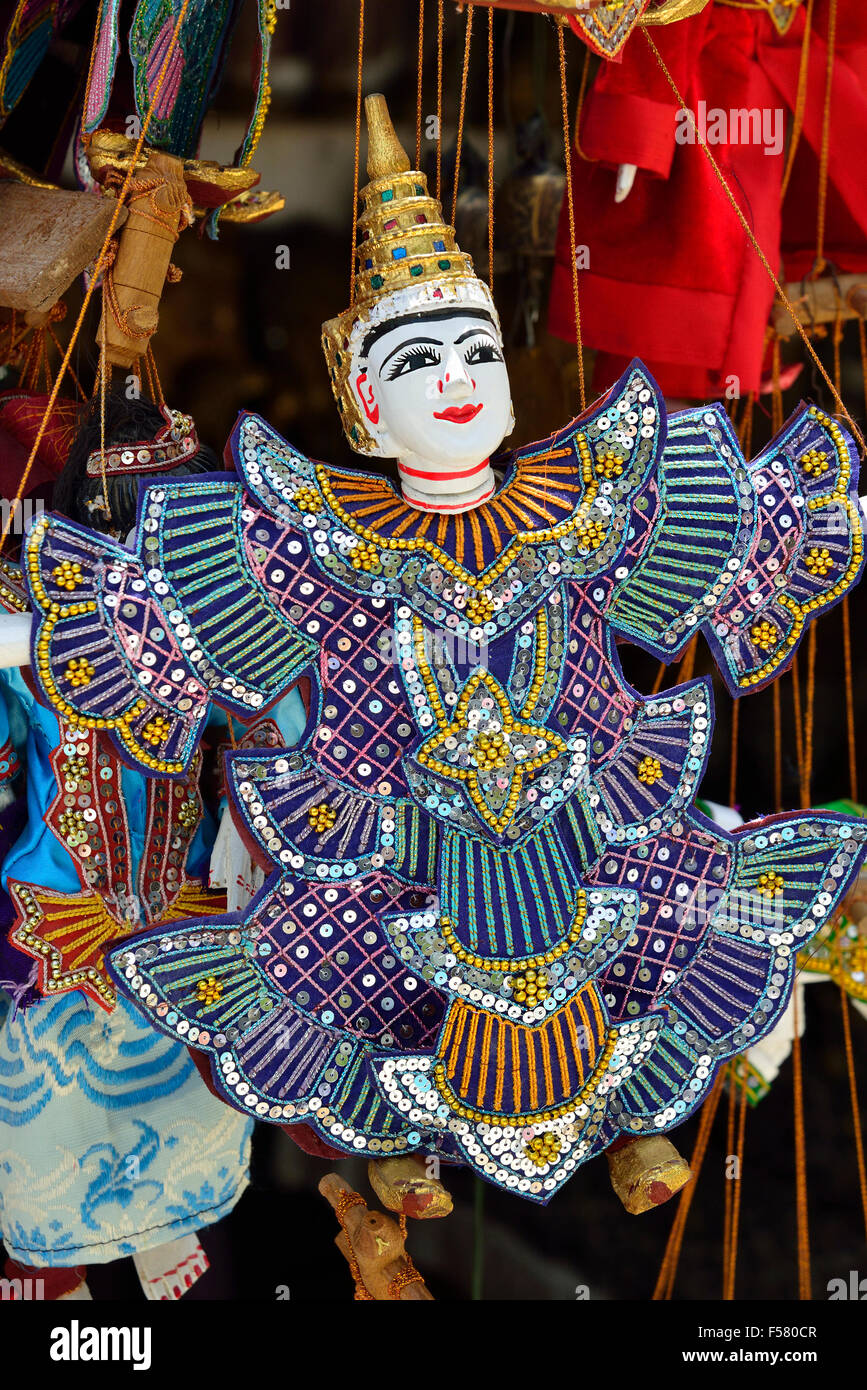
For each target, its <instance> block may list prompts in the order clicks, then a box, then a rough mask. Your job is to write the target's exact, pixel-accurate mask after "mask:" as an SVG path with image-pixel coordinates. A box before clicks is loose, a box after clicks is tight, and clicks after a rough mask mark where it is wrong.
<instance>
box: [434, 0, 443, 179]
mask: <svg viewBox="0 0 867 1390" xmlns="http://www.w3.org/2000/svg"><path fill="white" fill-rule="evenodd" d="M444 5H445V0H438V4H437V177H436V188H437V199H438V200H441V199H442V195H443V6H444Z"/></svg>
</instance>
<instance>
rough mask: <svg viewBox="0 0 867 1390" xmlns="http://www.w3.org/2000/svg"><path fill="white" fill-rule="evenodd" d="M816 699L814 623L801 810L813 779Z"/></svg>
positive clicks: (809, 645) (809, 653)
mask: <svg viewBox="0 0 867 1390" xmlns="http://www.w3.org/2000/svg"><path fill="white" fill-rule="evenodd" d="M815 700H816V624H815V623H813V624H812V626H811V627H810V633H809V636H808V638H807V698H806V705H805V711H804V760H803V763H802V773H801V810H802V811H806V810H808V809H809V806H810V784H811V782H812V780H813V716H814V713H815Z"/></svg>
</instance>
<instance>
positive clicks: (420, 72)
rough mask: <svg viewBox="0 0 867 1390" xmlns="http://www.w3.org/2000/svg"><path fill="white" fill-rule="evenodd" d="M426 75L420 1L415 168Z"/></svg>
mask: <svg viewBox="0 0 867 1390" xmlns="http://www.w3.org/2000/svg"><path fill="white" fill-rule="evenodd" d="M423 73H424V0H418V82H417V85H416V95H415V167H416V169H420V168H421V127H422V95H423V85H424V84H423V81H422V77H423Z"/></svg>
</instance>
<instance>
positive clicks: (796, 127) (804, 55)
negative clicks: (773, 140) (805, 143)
mask: <svg viewBox="0 0 867 1390" xmlns="http://www.w3.org/2000/svg"><path fill="white" fill-rule="evenodd" d="M814 4H815V0H807V13H806V15H805V17H804V36H803V38H802V39H801V63H800V67H799V68H798V92H797V96H796V97H795V115H794V119H793V121H792V137H791V140H790V141H789V153H788V157H787V159H786V171H785V173H784V174H783V182H782V185H781V187H780V202H782V201H783V199H784V198H785V196H786V192H787V190H788V187H789V180H790V178H791V177H792V169H793V167H794V163H795V155H796V154H797V153H798V145H799V144H800V142H801V131H802V130H803V128H804V111H805V109H806V105H807V74H808V72H809V66H810V38H811V35H812V32H813V5H814Z"/></svg>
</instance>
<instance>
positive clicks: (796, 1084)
mask: <svg viewBox="0 0 867 1390" xmlns="http://www.w3.org/2000/svg"><path fill="white" fill-rule="evenodd" d="M793 1011H794V1036H793V1038H792V1090H793V1095H794V1107H795V1193H796V1197H795V1217H796V1223H797V1234H798V1297H799V1298H800V1299H801V1301H802V1302H805V1303H808V1302H809V1301H810V1299H811V1298H812V1292H811V1280H810V1224H809V1215H808V1210H807V1145H806V1134H805V1130H804V1075H803V1070H802V1067H801V1035H800V1026H801V1025H800V1018H799V1004H798V990H797V986H796V988H795V993H794V995H793Z"/></svg>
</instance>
